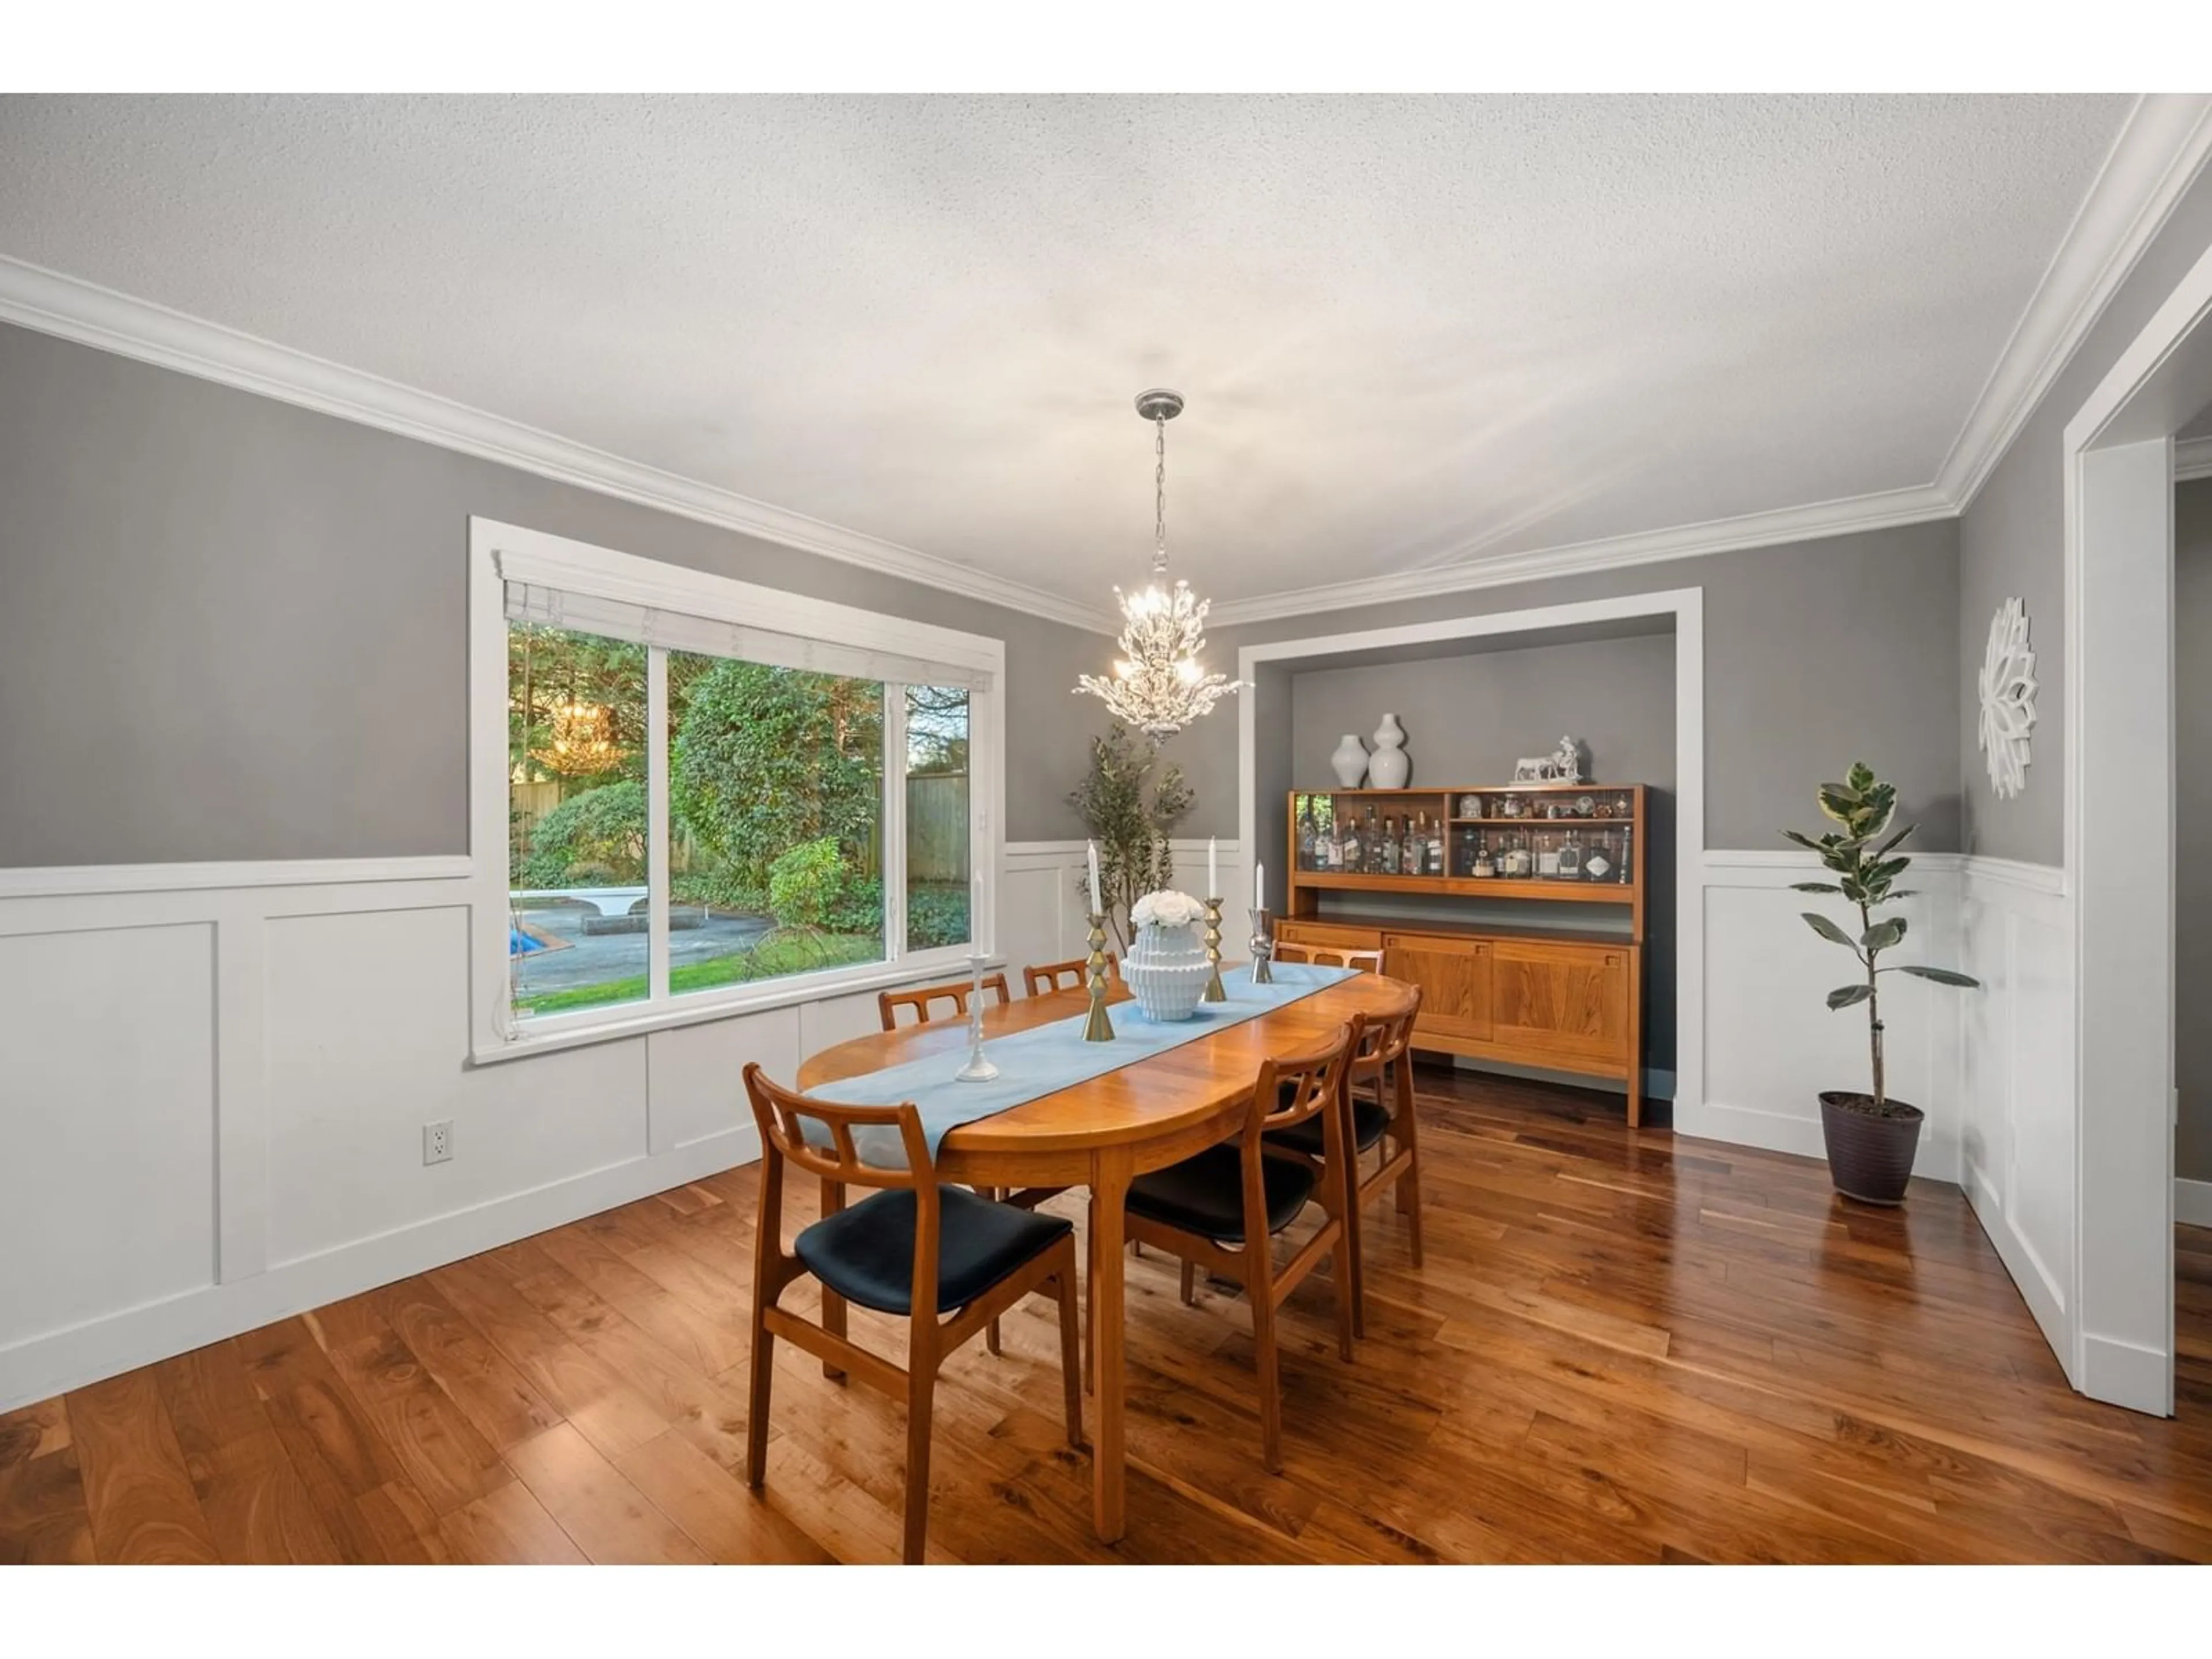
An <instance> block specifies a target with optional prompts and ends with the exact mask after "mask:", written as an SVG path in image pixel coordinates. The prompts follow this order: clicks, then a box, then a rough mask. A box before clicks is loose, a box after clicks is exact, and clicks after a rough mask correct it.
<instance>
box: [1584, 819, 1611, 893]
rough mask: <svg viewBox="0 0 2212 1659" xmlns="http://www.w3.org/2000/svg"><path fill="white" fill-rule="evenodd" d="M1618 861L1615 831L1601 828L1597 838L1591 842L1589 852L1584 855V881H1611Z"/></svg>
mask: <svg viewBox="0 0 2212 1659" xmlns="http://www.w3.org/2000/svg"><path fill="white" fill-rule="evenodd" d="M1617 863H1618V860H1617V858H1616V857H1615V844H1614V842H1613V831H1611V830H1610V829H1601V830H1600V831H1598V833H1597V836H1596V837H1595V840H1594V841H1592V842H1591V843H1590V849H1589V853H1588V854H1585V855H1584V856H1583V880H1584V881H1609V880H1611V879H1612V878H1613V870H1614V868H1615V866H1616V864H1617Z"/></svg>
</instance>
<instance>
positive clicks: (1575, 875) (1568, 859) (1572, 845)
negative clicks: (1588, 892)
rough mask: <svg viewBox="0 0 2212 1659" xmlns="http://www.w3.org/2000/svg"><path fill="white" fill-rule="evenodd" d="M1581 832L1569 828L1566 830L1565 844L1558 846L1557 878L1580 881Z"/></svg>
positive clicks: (1581, 867) (1581, 869) (1581, 861)
mask: <svg viewBox="0 0 2212 1659" xmlns="http://www.w3.org/2000/svg"><path fill="white" fill-rule="evenodd" d="M1582 874H1583V842H1582V832H1581V831H1580V830H1577V829H1570V830H1568V831H1567V840H1566V844H1565V846H1563V847H1561V848H1559V879H1560V880H1561V881H1580V880H1581V879H1582Z"/></svg>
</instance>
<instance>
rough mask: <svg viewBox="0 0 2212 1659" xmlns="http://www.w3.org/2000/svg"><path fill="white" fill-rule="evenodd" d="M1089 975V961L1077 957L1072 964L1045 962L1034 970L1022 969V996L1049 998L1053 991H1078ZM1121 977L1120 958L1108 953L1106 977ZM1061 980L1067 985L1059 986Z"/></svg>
mask: <svg viewBox="0 0 2212 1659" xmlns="http://www.w3.org/2000/svg"><path fill="white" fill-rule="evenodd" d="M1090 973H1091V961H1090V958H1089V957H1076V958H1075V959H1074V960H1073V962H1047V963H1040V964H1039V965H1038V966H1036V967H1034V968H1024V969H1022V984H1023V986H1024V995H1027V996H1033V997H1042V996H1049V995H1050V994H1052V993H1053V992H1054V991H1067V990H1075V991H1080V990H1081V989H1082V988H1083V987H1085V985H1087V984H1088V983H1089V982H1090V978H1089V975H1090ZM1106 977H1107V978H1108V979H1109V980H1115V979H1118V978H1120V977H1121V958H1119V957H1116V956H1115V954H1114V953H1113V952H1112V951H1108V952H1107V953H1106ZM1062 979H1065V980H1066V981H1067V983H1066V984H1065V985H1063V984H1061V983H1060V981H1061V980H1062Z"/></svg>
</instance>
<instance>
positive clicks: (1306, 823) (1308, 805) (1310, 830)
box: [1298, 797, 1321, 870]
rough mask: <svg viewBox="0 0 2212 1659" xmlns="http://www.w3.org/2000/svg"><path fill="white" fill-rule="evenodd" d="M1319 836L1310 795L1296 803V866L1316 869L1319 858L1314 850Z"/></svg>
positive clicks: (1319, 861) (1319, 838)
mask: <svg viewBox="0 0 2212 1659" xmlns="http://www.w3.org/2000/svg"><path fill="white" fill-rule="evenodd" d="M1320 840H1321V837H1320V835H1319V833H1318V832H1317V831H1316V829H1314V808H1313V801H1312V799H1311V798H1310V797H1309V798H1308V799H1305V800H1303V801H1301V802H1299V803H1298V868H1299V869H1301V870H1318V869H1319V868H1320V867H1321V860H1320V857H1319V855H1318V854H1317V853H1316V848H1317V846H1318V844H1319V842H1320Z"/></svg>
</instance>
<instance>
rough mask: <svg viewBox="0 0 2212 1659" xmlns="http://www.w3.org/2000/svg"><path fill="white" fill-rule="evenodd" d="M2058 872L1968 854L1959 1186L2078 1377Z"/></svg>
mask: <svg viewBox="0 0 2212 1659" xmlns="http://www.w3.org/2000/svg"><path fill="white" fill-rule="evenodd" d="M2069 915H2070V912H2069V908H2068V905H2067V902H2066V899H2065V897H2064V895H2063V880H2062V877H2061V874H2060V872H2058V871H2057V870H2055V869H2049V868H2046V867H2045V866H2037V865H2017V864H2012V863H2008V862H2007V861H2004V860H1994V859H1968V860H1966V867H1965V870H1964V872H1963V878H1962V882H1961V886H1960V939H1961V944H1962V947H1963V952H1964V959H1963V961H1962V962H1961V963H1960V966H1961V967H1962V968H1964V969H1965V970H1966V972H1967V973H1970V974H1972V975H1974V976H1975V977H1976V978H1977V979H1978V980H1980V981H1982V983H1983V986H1984V989H1983V990H1981V991H1979V992H1972V993H1968V994H1967V995H1966V998H1965V1000H1964V1002H1965V1007H1966V1015H1965V1021H1966V1026H1965V1030H1966V1041H1965V1044H1964V1050H1963V1054H1964V1060H1965V1065H1964V1073H1963V1074H1964V1085H1965V1086H1964V1088H1963V1089H1962V1091H1961V1103H1962V1107H1963V1113H1962V1119H1963V1121H1962V1125H1961V1133H1960V1147H1961V1158H1960V1163H1961V1166H1962V1182H1961V1184H1962V1185H1963V1186H1964V1187H1965V1188H1966V1198H1967V1200H1968V1202H1970V1203H1971V1204H1972V1206H1974V1213H1975V1215H1976V1216H1977V1217H1978V1218H1979V1219H1980V1221H1981V1224H1982V1228H1983V1231H1985V1232H1986V1233H1988V1234H1989V1236H1990V1242H1991V1243H1994V1244H1995V1245H1996V1248H1997V1254H1998V1255H2001V1256H2002V1258H2003V1259H2004V1263H2005V1267H2006V1269H2007V1271H2008V1272H2009V1273H2011V1274H2012V1277H2013V1279H2014V1282H2015V1283H2016V1284H2017V1285H2019V1286H2020V1290H2021V1296H2022V1297H2024V1298H2025V1299H2026V1300H2027V1305H2028V1308H2029V1310H2031V1311H2032V1312H2033V1314H2034V1315H2035V1319H2036V1322H2037V1323H2038V1324H2039V1325H2040V1326H2041V1327H2042V1328H2043V1334H2044V1335H2045V1339H2046V1340H2049V1342H2050V1343H2051V1349H2052V1351H2053V1352H2055V1353H2056V1354H2057V1356H2058V1362H2059V1364H2061V1365H2062V1366H2063V1367H2064V1368H2065V1370H2066V1371H2067V1374H2068V1375H2069V1376H2073V1377H2074V1381H2075V1383H2076V1384H2077V1385H2078V1384H2079V1383H2080V1381H2081V1379H2080V1378H2079V1377H2078V1376H2074V1372H2075V1360H2074V1358H2073V1354H2074V1349H2075V1332H2074V1318H2075V1296H2074V1285H2073V1273H2074V1257H2075V1251H2074V1204H2075V1121H2074V1087H2075V1081H2074V1000H2073V975H2074V946H2073V935H2072V930H2071V926H2070V923H2069Z"/></svg>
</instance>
